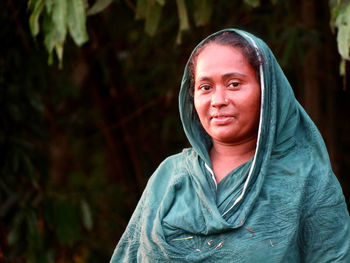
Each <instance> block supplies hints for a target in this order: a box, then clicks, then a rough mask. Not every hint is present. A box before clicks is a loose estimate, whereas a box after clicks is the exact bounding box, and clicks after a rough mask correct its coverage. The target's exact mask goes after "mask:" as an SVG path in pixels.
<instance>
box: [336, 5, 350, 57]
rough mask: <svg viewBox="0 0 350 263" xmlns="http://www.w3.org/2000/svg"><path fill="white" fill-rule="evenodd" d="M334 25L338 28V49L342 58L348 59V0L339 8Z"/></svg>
mask: <svg viewBox="0 0 350 263" xmlns="http://www.w3.org/2000/svg"><path fill="white" fill-rule="evenodd" d="M335 26H336V27H337V28H338V34H337V42H338V51H339V53H340V55H341V57H342V58H343V59H346V60H350V53H349V47H350V1H348V2H347V3H346V6H345V7H344V8H341V9H340V10H339V15H338V17H337V19H336V22H335Z"/></svg>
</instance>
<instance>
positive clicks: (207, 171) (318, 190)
mask: <svg viewBox="0 0 350 263" xmlns="http://www.w3.org/2000/svg"><path fill="white" fill-rule="evenodd" d="M179 107H180V115H181V120H182V123H183V126H184V130H185V133H186V135H187V138H188V140H189V141H190V143H191V145H192V148H190V149H185V150H183V152H182V153H179V154H177V155H174V156H171V157H169V158H167V159H166V160H165V161H164V162H163V163H162V164H161V165H160V166H159V167H158V169H157V170H156V171H155V173H154V174H153V175H152V177H151V178H150V180H149V182H148V185H147V187H146V189H145V191H144V193H143V195H142V197H141V199H140V201H139V204H138V205H137V208H136V210H135V212H134V214H133V216H132V218H131V220H130V222H129V225H128V227H127V229H126V231H125V233H124V235H123V236H122V238H121V240H120V241H119V244H118V245H117V248H116V250H115V252H114V254H113V257H112V259H111V262H113V263H116V262H318V263H319V262H350V251H349V250H350V218H349V214H348V211H347V208H346V204H345V200H344V196H343V194H342V191H341V188H340V185H339V183H338V181H337V179H336V177H335V176H334V174H333V172H332V170H331V166H330V162H329V158H328V154H327V150H326V148H325V145H324V143H323V140H322V138H321V136H320V134H319V132H318V131H317V129H316V127H315V125H314V124H313V122H312V121H311V120H310V118H309V117H308V115H307V114H306V113H305V111H304V110H303V108H302V107H301V106H300V105H299V103H298V102H297V101H296V99H295V97H294V95H293V91H292V89H291V87H290V85H289V83H288V81H287V79H286V77H285V76H284V74H283V72H282V70H281V69H280V67H279V65H278V63H277V61H276V59H275V58H274V56H273V54H272V53H271V51H270V49H269V48H268V47H267V46H266V44H265V43H264V42H263V41H262V40H260V39H258V38H256V37H254V36H253V35H251V34H249V33H246V32H243V31H240V30H234V29H228V30H223V31H220V32H217V33H215V34H213V35H211V36H209V37H208V38H206V39H205V40H203V41H202V42H201V43H200V44H199V45H198V46H197V47H196V49H195V50H194V51H193V53H192V55H191V57H190V59H189V62H188V63H187V66H186V68H185V73H184V77H183V80H182V85H181V90H180V95H179Z"/></svg>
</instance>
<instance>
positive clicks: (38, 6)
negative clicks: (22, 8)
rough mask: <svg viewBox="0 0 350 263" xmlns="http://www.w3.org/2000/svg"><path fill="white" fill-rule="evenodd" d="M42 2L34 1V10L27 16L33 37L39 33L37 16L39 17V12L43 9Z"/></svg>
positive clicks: (39, 0) (41, 0) (40, 0)
mask: <svg viewBox="0 0 350 263" xmlns="http://www.w3.org/2000/svg"><path fill="white" fill-rule="evenodd" d="M44 4H45V3H44V1H43V0H38V1H36V2H35V4H34V10H33V12H32V14H31V15H30V17H29V26H30V31H31V33H32V36H33V37H36V36H37V35H38V34H39V31H40V26H39V18H40V14H41V12H42V11H43V9H44Z"/></svg>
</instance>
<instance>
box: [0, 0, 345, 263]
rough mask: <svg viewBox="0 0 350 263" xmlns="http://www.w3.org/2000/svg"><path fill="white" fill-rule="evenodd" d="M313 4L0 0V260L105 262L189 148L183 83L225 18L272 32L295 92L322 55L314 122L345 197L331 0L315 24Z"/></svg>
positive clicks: (341, 101) (227, 23) (266, 34)
mask: <svg viewBox="0 0 350 263" xmlns="http://www.w3.org/2000/svg"><path fill="white" fill-rule="evenodd" d="M306 2H308V1H306ZM306 2H305V1H304V2H303V1H301V0H300V1H278V0H273V1H272V0H271V1H255V0H249V1H248V0H239V1H229V0H220V1H212V0H203V1H200V0H194V1H188V0H177V1H165V0H153V1H151V0H137V1H131V0H125V1H123V0H119V1H118V0H115V1H112V0H96V1H88V0H77V1H76V0H30V1H29V2H28V1H25V0H20V1H13V0H7V1H1V2H0V19H1V20H0V21H1V24H2V25H3V26H2V28H1V30H0V36H1V45H2V47H3V50H4V52H2V54H1V57H0V86H1V89H0V107H1V108H0V125H1V128H0V148H1V152H0V155H1V158H0V172H1V176H0V220H1V224H0V262H39V263H40V262H76V263H80V262H107V261H108V260H109V258H110V256H111V255H112V252H113V249H114V247H115V245H116V243H117V242H118V240H119V237H120V236H121V234H122V233H123V231H124V228H125V227H126V224H127V222H128V220H129V217H130V215H131V213H132V211H133V209H134V207H135V205H136V203H137V200H138V199H139V196H140V194H141V193H142V190H143V188H144V186H145V184H146V182H147V179H148V177H149V176H150V175H151V174H152V172H153V171H154V169H155V168H156V167H157V166H158V164H159V163H160V162H161V161H162V160H163V159H164V158H165V157H166V156H168V155H170V154H173V153H176V152H178V151H181V149H182V148H184V147H186V145H187V140H186V137H185V135H184V133H183V131H182V127H181V122H180V120H179V117H178V109H177V92H178V88H179V85H180V82H181V77H182V72H183V68H184V66H185V63H186V61H187V58H188V56H189V54H190V52H191V50H192V48H193V47H194V46H195V45H196V44H197V43H198V42H199V41H200V40H201V39H203V38H204V37H205V36H207V35H208V34H210V33H212V32H214V31H217V30H219V29H222V28H226V27H240V28H242V29H246V30H248V31H251V32H252V33H256V34H257V35H259V36H261V37H262V38H263V39H264V40H266V42H267V43H268V44H269V46H270V47H271V48H272V50H273V51H274V53H275V55H276V56H277V58H278V60H279V61H280V64H281V66H282V67H283V69H284V71H285V72H286V74H287V76H288V78H289V80H290V81H291V83H292V85H293V87H294V89H295V92H296V94H297V96H299V98H301V100H303V92H304V89H303V87H304V84H305V83H306V81H308V79H306V77H305V76H304V75H303V74H302V71H303V70H307V69H309V68H311V66H310V65H309V64H307V63H308V62H307V61H309V60H307V59H308V58H309V57H310V51H314V50H316V51H317V52H319V53H317V54H321V55H322V63H323V64H322V65H323V66H322V67H318V64H316V66H317V69H318V70H319V71H320V72H319V73H318V74H319V75H315V76H316V77H314V78H313V79H315V80H320V81H321V82H322V84H323V85H316V86H317V87H318V88H320V91H322V92H323V93H322V94H323V95H322V97H321V99H320V103H321V105H326V106H324V107H323V108H322V112H321V113H322V119H321V122H320V123H318V124H319V125H320V126H319V127H321V131H323V132H324V133H323V134H325V135H326V142H332V141H335V144H334V145H335V146H334V149H335V150H334V151H335V152H334V156H335V158H334V160H335V163H334V165H335V168H336V172H337V175H338V178H339V180H340V182H341V183H342V186H343V189H344V193H345V195H346V198H347V200H349V195H350V182H349V181H348V180H347V179H346V178H347V177H346V176H347V174H348V172H349V170H350V167H349V163H350V152H349V149H350V148H349V147H347V146H350V141H349V139H348V134H349V132H350V125H349V123H347V122H344V121H343V120H348V119H350V118H349V117H350V116H349V103H348V99H349V97H350V95H349V91H348V90H345V91H343V90H342V89H341V88H340V89H339V88H338V87H341V86H342V85H341V81H340V80H339V79H338V76H337V70H336V69H335V70H333V68H334V65H337V63H338V62H339V61H338V55H337V51H336V39H335V36H334V35H332V33H331V32H330V27H329V21H330V16H329V6H328V0H323V1H318V3H319V5H318V6H317V10H316V11H315V12H317V17H316V19H315V20H314V24H312V23H311V25H310V24H309V23H307V22H305V21H304V20H305V17H306V18H309V17H311V16H309V15H308V13H307V12H306V15H305V16H302V10H301V6H304V5H305V3H306ZM308 3H309V2H308ZM334 3H339V1H338V2H334ZM337 8H338V9H336V10H338V11H337V12H338V13H335V14H336V15H335V16H333V18H332V19H333V20H332V21H337V19H335V20H334V17H337V16H338V15H341V14H342V12H343V11H342V10H343V9H342V6H338V5H337ZM339 8H340V9H339ZM87 17H88V19H86V18H87ZM339 19H340V18H339ZM337 25H340V24H339V23H338V24H335V26H337ZM339 32H340V28H338V33H339ZM33 36H34V38H33ZM68 36H70V37H68ZM76 45H78V46H80V47H79V48H77V47H76ZM43 47H44V48H45V49H46V50H43ZM63 50H64V59H62V58H63ZM47 52H49V62H50V63H53V62H54V60H55V58H56V57H57V61H58V64H59V65H61V69H58V68H57V66H55V65H52V66H48V65H47ZM54 53H56V57H55V56H54V55H53V54H54ZM318 57H321V56H318ZM329 92H333V93H332V94H333V95H332V96H333V97H332V96H329ZM332 101H335V102H333V103H334V104H329V103H330V102H332ZM329 105H330V106H329ZM332 105H333V106H334V107H333V106H332ZM331 106H332V107H331ZM329 110H333V111H332V112H331V113H329ZM316 117H317V116H316ZM332 118H333V119H334V122H335V126H334V128H333V129H332V130H331V131H330V132H328V131H327V129H326V128H328V127H329V126H331V125H329V123H328V122H327V121H331V120H332ZM322 127H326V128H325V129H323V130H322ZM331 127H332V126H331ZM330 145H332V144H331V143H330Z"/></svg>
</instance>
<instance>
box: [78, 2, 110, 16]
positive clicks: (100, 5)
mask: <svg viewBox="0 0 350 263" xmlns="http://www.w3.org/2000/svg"><path fill="white" fill-rule="evenodd" d="M74 1H75V0H74ZM112 2H113V0H97V1H96V2H95V3H94V4H93V5H92V7H91V8H90V9H89V10H88V11H87V15H88V16H90V15H96V14H98V13H100V12H102V11H103V10H105V9H106V8H107V7H108V6H109V5H110V4H111V3H112Z"/></svg>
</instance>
